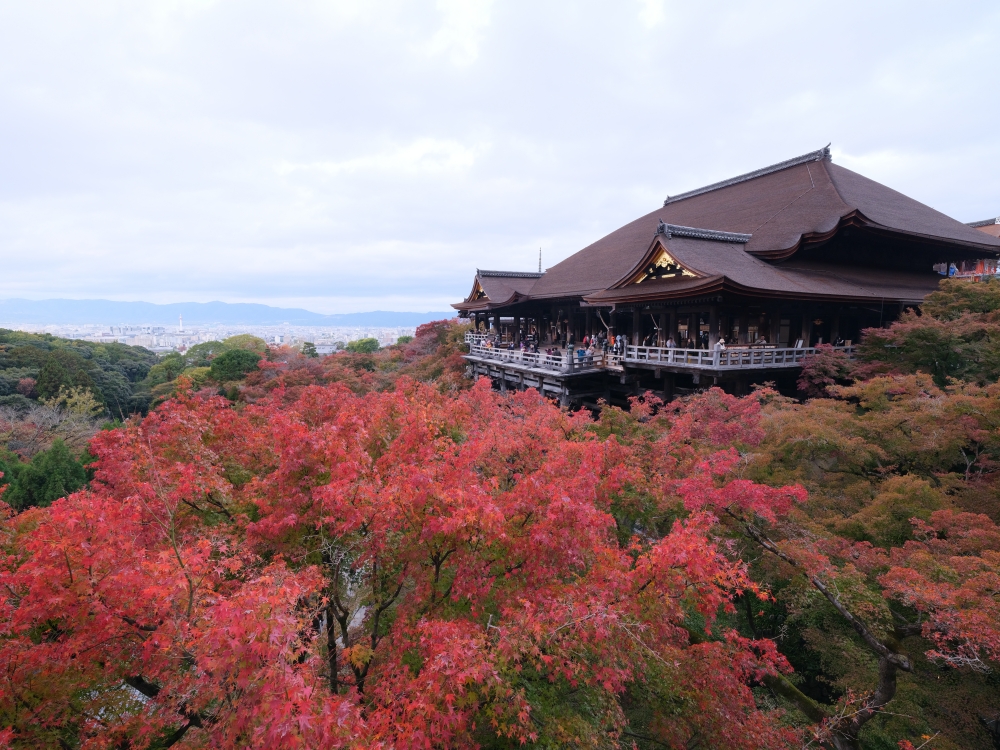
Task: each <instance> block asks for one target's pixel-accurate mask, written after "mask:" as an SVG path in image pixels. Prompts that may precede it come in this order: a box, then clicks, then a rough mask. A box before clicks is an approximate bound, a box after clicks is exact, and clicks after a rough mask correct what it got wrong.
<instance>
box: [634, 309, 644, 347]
mask: <svg viewBox="0 0 1000 750" xmlns="http://www.w3.org/2000/svg"><path fill="white" fill-rule="evenodd" d="M641 337H642V313H641V312H639V310H638V308H637V309H635V310H633V311H632V346H639V344H641V343H642V338H641Z"/></svg>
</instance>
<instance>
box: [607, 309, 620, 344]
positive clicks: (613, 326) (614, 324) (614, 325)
mask: <svg viewBox="0 0 1000 750" xmlns="http://www.w3.org/2000/svg"><path fill="white" fill-rule="evenodd" d="M608 318H609V323H608V328H609V330H610V334H609V335H611V336H615V337H616V338H617V336H618V313H617V312H616V311H614V310H612V311H611V314H610V315H609V316H608Z"/></svg>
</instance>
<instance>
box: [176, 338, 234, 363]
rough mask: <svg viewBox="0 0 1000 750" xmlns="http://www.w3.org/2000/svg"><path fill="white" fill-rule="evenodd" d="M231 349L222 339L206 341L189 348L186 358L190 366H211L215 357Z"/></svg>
mask: <svg viewBox="0 0 1000 750" xmlns="http://www.w3.org/2000/svg"><path fill="white" fill-rule="evenodd" d="M229 349H230V347H228V346H226V345H225V344H224V343H222V342H221V341H205V342H203V343H201V344H195V345H194V346H192V347H191V348H190V349H188V350H187V352H186V353H185V354H184V359H185V361H186V362H187V365H188V367H209V366H211V364H212V360H213V359H215V358H216V357H218V356H219V355H220V354H222V353H223V352H226V351H229Z"/></svg>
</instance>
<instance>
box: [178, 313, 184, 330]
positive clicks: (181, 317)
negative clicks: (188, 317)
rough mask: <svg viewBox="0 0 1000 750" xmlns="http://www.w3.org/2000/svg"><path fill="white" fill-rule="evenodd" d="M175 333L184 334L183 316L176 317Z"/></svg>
mask: <svg viewBox="0 0 1000 750" xmlns="http://www.w3.org/2000/svg"><path fill="white" fill-rule="evenodd" d="M177 333H184V316H183V315H178V316H177Z"/></svg>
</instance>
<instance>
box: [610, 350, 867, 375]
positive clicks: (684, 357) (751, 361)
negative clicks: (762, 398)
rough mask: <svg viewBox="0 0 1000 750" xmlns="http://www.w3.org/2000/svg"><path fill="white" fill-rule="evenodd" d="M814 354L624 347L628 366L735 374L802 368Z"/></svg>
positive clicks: (781, 351) (798, 351) (850, 355)
mask: <svg viewBox="0 0 1000 750" xmlns="http://www.w3.org/2000/svg"><path fill="white" fill-rule="evenodd" d="M834 349H836V350H837V351H842V352H844V353H845V354H847V356H848V357H851V358H853V357H854V353H855V350H856V349H857V347H854V346H836V347H834ZM815 353H816V349H815V347H799V348H790V347H769V346H745V347H729V348H726V349H719V350H708V349H668V348H666V347H659V346H627V347H625V362H626V363H629V362H653V363H658V364H664V365H679V366H681V367H691V368H704V369H712V370H735V369H753V368H758V367H794V366H795V365H801V364H802V360H803V359H805V358H806V357H808V356H810V355H812V354H815Z"/></svg>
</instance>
